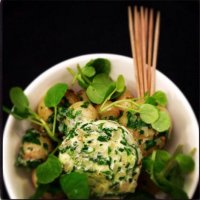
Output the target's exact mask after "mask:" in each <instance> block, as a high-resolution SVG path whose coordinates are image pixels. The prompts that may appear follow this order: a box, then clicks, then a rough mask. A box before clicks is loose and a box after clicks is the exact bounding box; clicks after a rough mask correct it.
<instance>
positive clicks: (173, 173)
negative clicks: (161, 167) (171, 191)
mask: <svg viewBox="0 0 200 200" xmlns="http://www.w3.org/2000/svg"><path fill="white" fill-rule="evenodd" d="M177 174H178V176H177ZM167 179H168V180H169V181H170V182H171V183H173V184H175V185H177V186H178V187H179V188H183V187H184V176H183V174H181V173H180V168H179V165H178V164H177V163H176V165H174V167H173V168H172V169H171V170H170V173H168V175H167Z"/></svg>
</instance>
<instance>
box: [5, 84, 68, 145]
mask: <svg viewBox="0 0 200 200" xmlns="http://www.w3.org/2000/svg"><path fill="white" fill-rule="evenodd" d="M66 91H67V84H64V83H58V84H56V85H54V86H53V87H51V88H50V89H49V90H48V91H47V94H46V96H45V105H46V106H47V107H53V108H54V123H53V130H51V129H50V127H49V125H48V124H47V123H46V122H45V121H44V120H43V119H42V118H41V117H40V116H39V115H38V114H37V113H36V112H34V111H33V110H32V109H31V108H30V106H29V101H28V98H27V96H26V95H25V93H24V92H23V90H22V89H21V88H20V87H13V88H11V90H10V93H9V95H10V99H11V102H12V103H13V105H14V106H13V109H12V110H11V109H9V108H7V107H6V106H3V110H4V111H5V112H7V113H8V114H11V115H13V116H14V117H15V118H16V119H18V120H23V119H27V120H29V121H31V122H32V123H34V124H37V125H39V126H41V127H43V128H44V129H45V130H46V132H47V134H48V135H49V137H50V138H51V139H52V140H53V141H55V142H60V140H59V139H58V138H57V137H56V135H55V126H56V114H57V105H58V103H59V102H60V101H61V99H62V97H63V96H64V94H65V92H66Z"/></svg>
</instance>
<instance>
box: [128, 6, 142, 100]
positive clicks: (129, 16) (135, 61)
mask: <svg viewBox="0 0 200 200" xmlns="http://www.w3.org/2000/svg"><path fill="white" fill-rule="evenodd" d="M132 18H133V14H132V11H131V7H130V6H129V7H128V19H129V20H128V21H129V33H130V39H131V49H132V56H133V58H134V59H133V60H134V67H135V76H136V89H137V95H138V96H140V95H141V94H140V87H139V76H138V68H137V66H138V65H137V60H136V49H135V44H134V31H133V20H132Z"/></svg>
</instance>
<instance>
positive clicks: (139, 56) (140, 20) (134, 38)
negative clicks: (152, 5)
mask: <svg viewBox="0 0 200 200" xmlns="http://www.w3.org/2000/svg"><path fill="white" fill-rule="evenodd" d="M148 13H149V11H148V9H147V8H143V7H141V8H140V12H139V11H138V9H137V7H136V6H135V7H134V14H133V13H132V10H131V7H130V6H129V7H128V18H129V32H130V40H131V49H132V56H133V57H134V64H135V71H136V80H137V94H138V96H139V97H143V96H144V94H145V92H147V91H148V92H149V93H150V95H152V94H153V93H154V91H155V71H156V64H157V56H158V41H159V31H160V13H159V12H158V13H157V16H156V24H155V31H154V24H153V20H154V17H153V15H154V13H153V10H152V9H151V10H150V13H149V17H148Z"/></svg>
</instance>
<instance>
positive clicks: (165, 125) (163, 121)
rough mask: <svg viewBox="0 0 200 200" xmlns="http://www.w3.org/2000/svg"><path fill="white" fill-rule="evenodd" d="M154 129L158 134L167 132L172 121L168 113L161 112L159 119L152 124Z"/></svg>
mask: <svg viewBox="0 0 200 200" xmlns="http://www.w3.org/2000/svg"><path fill="white" fill-rule="evenodd" d="M151 125H152V127H153V129H155V130H156V131H158V132H163V131H166V130H168V129H169V128H170V126H171V119H170V116H169V114H168V113H167V112H164V111H159V117H158V119H157V120H156V121H155V122H153V123H152V124H151Z"/></svg>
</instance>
